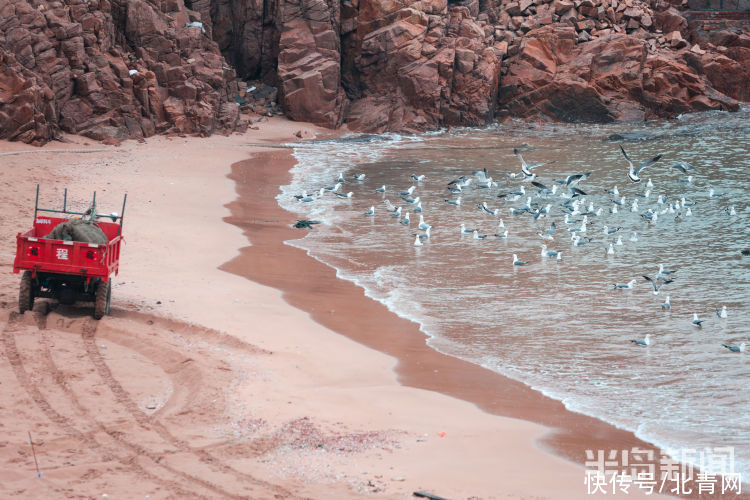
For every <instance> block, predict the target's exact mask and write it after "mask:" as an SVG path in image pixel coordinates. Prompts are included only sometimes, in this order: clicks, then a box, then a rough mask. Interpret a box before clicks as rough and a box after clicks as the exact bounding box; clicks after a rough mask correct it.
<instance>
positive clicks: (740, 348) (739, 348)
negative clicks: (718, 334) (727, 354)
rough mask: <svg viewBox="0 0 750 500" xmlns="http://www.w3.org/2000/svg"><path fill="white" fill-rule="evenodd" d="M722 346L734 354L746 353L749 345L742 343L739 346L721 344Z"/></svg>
mask: <svg viewBox="0 0 750 500" xmlns="http://www.w3.org/2000/svg"><path fill="white" fill-rule="evenodd" d="M721 345H723V346H724V347H726V348H727V349H729V350H730V351H732V352H745V349H746V348H747V344H746V343H744V342H743V343H741V344H740V345H738V346H736V345H727V344H721Z"/></svg>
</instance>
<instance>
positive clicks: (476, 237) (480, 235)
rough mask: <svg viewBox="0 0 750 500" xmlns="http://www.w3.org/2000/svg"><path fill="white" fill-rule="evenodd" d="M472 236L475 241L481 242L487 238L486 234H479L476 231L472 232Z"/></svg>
mask: <svg viewBox="0 0 750 500" xmlns="http://www.w3.org/2000/svg"><path fill="white" fill-rule="evenodd" d="M472 234H473V238H474V239H475V240H483V239H485V238H486V237H487V235H486V234H479V232H478V231H477V230H476V229H475V230H474V231H473V232H472Z"/></svg>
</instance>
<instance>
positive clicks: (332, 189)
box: [325, 182, 341, 193]
mask: <svg viewBox="0 0 750 500" xmlns="http://www.w3.org/2000/svg"><path fill="white" fill-rule="evenodd" d="M340 188H341V183H340V182H337V183H336V185H335V186H326V187H325V189H326V191H333V192H334V193H335V192H336V191H338V190H339V189H340Z"/></svg>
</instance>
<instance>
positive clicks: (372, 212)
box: [364, 206, 375, 215]
mask: <svg viewBox="0 0 750 500" xmlns="http://www.w3.org/2000/svg"><path fill="white" fill-rule="evenodd" d="M364 215H375V207H374V206H372V207H370V210H368V211H367V212H365V213H364Z"/></svg>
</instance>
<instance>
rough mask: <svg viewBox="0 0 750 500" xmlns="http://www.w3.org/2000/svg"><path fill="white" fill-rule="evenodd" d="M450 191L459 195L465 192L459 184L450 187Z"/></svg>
mask: <svg viewBox="0 0 750 500" xmlns="http://www.w3.org/2000/svg"><path fill="white" fill-rule="evenodd" d="M448 190H449V191H450V192H451V193H453V194H458V193H460V192H461V191H463V190H462V189H461V186H459V185H458V184H456V185H454V186H448Z"/></svg>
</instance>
